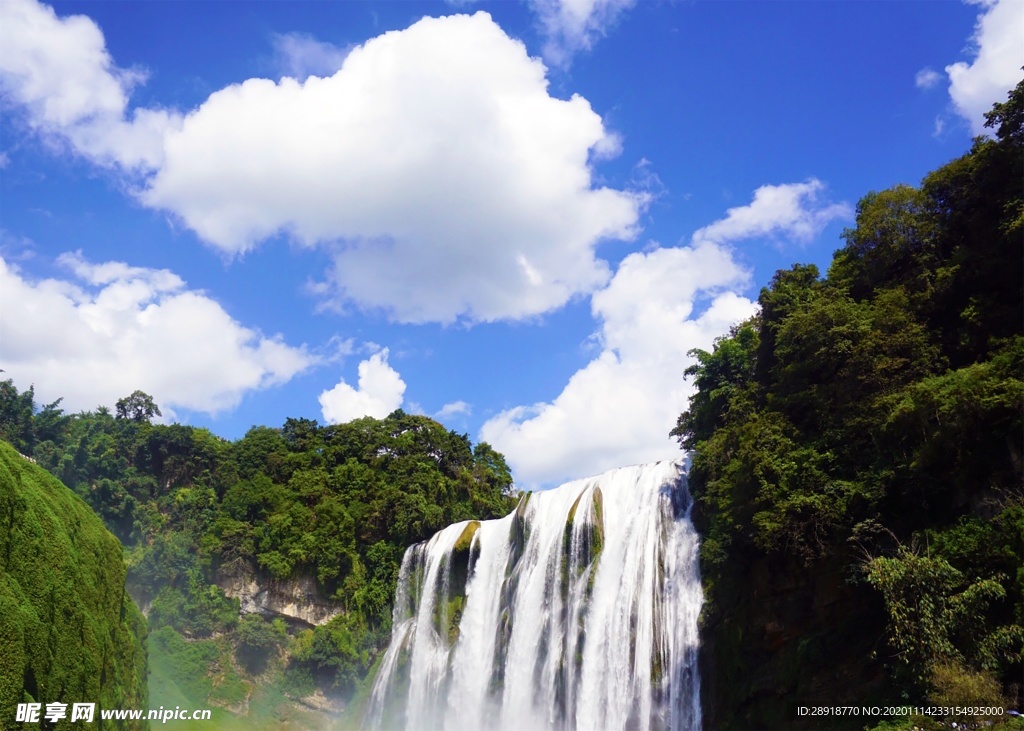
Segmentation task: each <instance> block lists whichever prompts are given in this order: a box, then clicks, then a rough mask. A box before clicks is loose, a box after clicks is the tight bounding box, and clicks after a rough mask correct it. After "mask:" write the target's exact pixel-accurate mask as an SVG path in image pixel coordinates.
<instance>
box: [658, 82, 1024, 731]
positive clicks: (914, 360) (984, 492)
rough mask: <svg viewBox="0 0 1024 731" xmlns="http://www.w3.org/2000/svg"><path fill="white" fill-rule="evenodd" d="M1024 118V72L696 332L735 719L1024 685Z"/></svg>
mask: <svg viewBox="0 0 1024 731" xmlns="http://www.w3.org/2000/svg"><path fill="white" fill-rule="evenodd" d="M1022 123H1024V82H1022V84H1021V85H1019V86H1018V87H1017V88H1016V90H1015V91H1013V92H1012V93H1011V95H1010V98H1009V100H1008V101H1007V102H1006V103H1004V104H1000V105H997V106H996V107H995V109H994V110H993V111H992V112H991V113H990V114H989V115H988V126H989V127H990V128H992V129H993V130H994V131H995V133H996V138H995V139H984V138H978V139H977V140H975V142H974V146H973V148H972V149H971V151H970V152H969V153H968V154H966V155H964V156H963V157H961V158H959V159H957V160H954V161H952V162H950V163H949V164H947V165H945V166H944V167H942V168H940V169H938V170H936V171H935V172H933V173H931V174H930V175H928V176H927V177H926V178H925V179H924V181H923V183H922V184H921V186H920V187H910V186H906V185H899V186H896V187H893V188H890V189H888V190H884V191H881V192H874V193H870V194H868V195H867V196H865V197H864V198H863V199H862V200H861V201H860V204H859V205H858V208H857V220H856V226H855V227H854V228H852V229H849V230H847V231H846V232H845V234H844V239H845V246H844V247H843V248H841V249H840V250H839V251H837V252H836V254H835V257H834V259H833V262H832V265H831V267H830V269H829V271H828V274H827V276H826V277H824V278H822V277H820V276H819V272H818V271H817V269H816V268H815V267H814V266H799V265H798V266H794V267H793V268H792V269H789V270H785V271H780V272H778V273H777V274H776V275H775V277H774V278H773V279H772V281H771V284H770V285H769V286H768V287H766V288H765V289H763V290H762V291H761V294H760V298H759V304H760V312H759V314H758V315H756V316H755V317H754V318H753V319H751V320H749V321H747V322H745V323H743V324H741V325H739V326H737V327H736V328H734V330H733V331H732V333H731V334H730V335H729V336H728V337H726V338H723V339H721V340H719V341H718V342H717V343H716V345H715V348H714V351H713V352H711V353H708V352H701V351H698V352H697V353H696V356H697V364H696V365H695V366H694V367H693V368H691V369H690V370H689V371H688V373H689V374H690V375H693V376H695V380H696V386H697V392H696V394H695V396H694V397H693V399H692V401H691V404H690V407H689V410H688V411H686V412H685V413H684V414H682V415H681V416H680V418H679V422H678V425H677V427H676V429H675V430H674V431H673V434H675V435H676V436H678V437H679V438H680V441H681V443H682V445H683V446H684V447H686V448H688V449H693V450H694V451H695V457H694V460H693V468H692V474H691V489H692V491H693V493H694V495H695V498H696V508H695V519H696V520H697V522H698V528H699V530H700V531H701V533H702V534H703V536H704V543H703V547H702V556H701V558H702V570H703V576H704V578H705V581H706V582H707V584H708V604H707V606H706V610H705V615H704V628H705V634H706V637H707V644H706V652H705V677H704V681H703V682H704V689H705V699H704V700H705V706H706V709H707V719H708V721H709V723H710V724H711V725H712V726H713V727H715V728H750V727H762V728H768V727H797V726H800V725H801V724H810V725H812V726H814V725H817V723H818V721H819V720H820V719H814V718H809V717H805V718H800V717H799V716H798V715H797V712H796V705H797V704H799V705H804V706H813V705H816V704H818V705H830V706H834V705H843V704H850V705H862V704H865V703H879V704H882V703H889V702H896V703H900V702H906V703H911V704H913V705H921V706H924V705H930V704H935V703H938V704H941V705H954V706H955V705H957V703H954V702H953V699H954V698H960V699H961V700H962V698H963V697H964V696H965V693H964V692H962V691H963V690H964V689H965V688H973V689H974V690H973V691H971V692H973V693H975V694H976V695H977V697H976V698H974V702H973V703H972V704H971V705H1003V702H1004V701H1005V702H1008V703H1009V704H1010V705H1011V707H1013V705H1016V707H1017V708H1020V707H1021V703H1022V701H1024V696H1022V693H1024V691H1022V687H1021V678H1022V677H1024V673H1022V667H1021V653H1022V647H1024V629H1022V627H1024V568H1022V563H1024V561H1022V556H1024V493H1022V464H1024V463H1022V454H1024V450H1022V435H1024V420H1022V408H1024V322H1022V318H1024V246H1022V241H1024V190H1022V188H1024V184H1022V181H1024V128H1022ZM982 689H984V692H982ZM978 694H980V695H978ZM966 695H971V693H966ZM982 696H984V697H982ZM960 705H963V703H961V704H960ZM833 720H834V721H836V723H835V724H834V725H842V724H844V723H845V724H846V725H848V726H853V727H858V726H861V727H862V726H863V725H864V723H865V719H863V718H848V719H845V721H844V720H839V719H833ZM946 720H947V721H949V720H952V719H946ZM959 720H967V719H959ZM973 720H978V719H973ZM916 722H917V723H924V722H925V721H923V720H921V719H918V720H917V721H916ZM929 722H930V721H929Z"/></svg>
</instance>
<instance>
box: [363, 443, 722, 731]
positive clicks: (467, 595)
mask: <svg viewBox="0 0 1024 731" xmlns="http://www.w3.org/2000/svg"><path fill="white" fill-rule="evenodd" d="M689 514H690V496H689V493H688V492H687V491H686V480H685V475H684V473H683V468H682V466H681V465H680V464H679V463H677V462H659V463H657V464H650V465H640V466H636V467H627V468H623V469H618V470H612V471H611V472H606V473H605V474H603V475H601V476H599V477H594V478H590V479H586V480H576V481H574V482H569V483H566V484H565V485H562V486H561V487H559V488H556V489H554V490H550V491H546V492H538V493H532V494H530V495H527V496H525V497H524V498H523V500H522V501H520V504H519V506H518V507H517V508H516V510H515V512H513V513H512V514H511V515H508V516H506V517H504V518H502V519H501V520H489V521H480V522H477V521H470V522H465V523H458V524H456V525H451V526H449V527H447V528H445V529H444V530H442V531H441V532H439V533H437V534H436V535H435V536H434V537H433V538H431V539H430V540H429V541H427V542H426V543H421V544H418V545H416V546H413V547H411V548H410V549H409V550H408V551H406V554H405V558H404V560H403V562H402V569H401V573H400V575H399V580H398V589H397V593H396V596H395V610H394V623H393V628H392V637H391V645H390V646H389V647H388V650H387V653H386V654H385V656H384V659H383V660H382V662H381V667H380V670H379V672H378V675H377V679H376V682H375V684H374V688H373V693H372V696H371V699H370V707H369V711H368V714H367V717H366V724H367V726H368V727H370V728H373V729H389V730H390V729H406V730H407V731H442V730H443V731H454V730H456V729H458V730H460V731H461V730H462V729H484V728H486V729H498V730H500V731H521V730H522V729H537V730H538V731H542V730H550V731H575V730H577V729H579V730H580V731H583V730H585V729H586V730H589V729H602V730H605V731H625V729H630V730H631V731H632V730H633V729H636V730H637V731H660V730H662V729H665V730H666V731H669V730H670V731H692V730H694V729H699V728H700V679H699V676H698V672H697V650H698V638H697V616H698V614H699V612H700V607H701V603H702V602H703V594H702V592H701V587H700V576H699V573H698V564H697V547H698V540H697V535H696V533H695V531H694V529H693V525H692V523H691V522H690V517H689Z"/></svg>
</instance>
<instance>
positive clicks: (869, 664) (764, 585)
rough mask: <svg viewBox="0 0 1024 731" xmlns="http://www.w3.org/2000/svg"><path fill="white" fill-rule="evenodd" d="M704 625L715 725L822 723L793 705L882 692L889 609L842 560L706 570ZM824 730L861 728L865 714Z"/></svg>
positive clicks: (704, 696)
mask: <svg viewBox="0 0 1024 731" xmlns="http://www.w3.org/2000/svg"><path fill="white" fill-rule="evenodd" d="M705 578H712V579H713V580H714V581H715V589H714V597H715V600H714V603H713V604H710V605H707V606H706V607H705V611H704V613H703V615H702V618H701V619H702V621H701V657H700V666H701V703H702V706H703V717H704V724H705V726H706V727H707V728H715V729H749V728H792V729H798V728H808V729H812V728H820V727H821V719H820V718H813V717H810V716H803V717H801V716H799V715H798V713H797V707H798V706H816V705H819V706H835V705H856V706H861V705H864V704H865V703H867V702H868V701H869V700H873V701H875V702H881V700H882V699H883V698H885V697H887V691H888V690H889V688H888V683H887V676H886V671H885V667H884V665H883V663H882V659H881V658H882V656H884V654H885V644H884V633H885V614H884V608H883V606H882V604H881V600H880V598H879V597H878V596H877V595H875V594H873V593H871V592H866V591H864V590H863V587H857V586H855V585H854V584H852V583H851V582H850V581H849V580H848V577H846V576H845V575H844V565H843V562H841V561H835V560H828V559H823V560H821V561H819V562H816V563H815V564H813V565H811V566H804V565H803V564H801V563H800V562H799V561H784V560H770V559H768V558H763V559H761V560H755V561H751V562H750V563H748V564H745V565H744V566H743V570H742V571H741V570H738V569H733V570H732V571H725V570H719V571H716V572H713V573H711V576H710V577H705ZM829 727H834V728H851V729H856V728H863V727H864V719H863V718H855V717H850V718H832V719H830V720H829Z"/></svg>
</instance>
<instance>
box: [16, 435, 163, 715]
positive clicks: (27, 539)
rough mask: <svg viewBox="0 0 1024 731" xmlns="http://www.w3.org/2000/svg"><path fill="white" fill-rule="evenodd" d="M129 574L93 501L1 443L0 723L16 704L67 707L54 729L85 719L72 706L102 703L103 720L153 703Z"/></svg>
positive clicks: (99, 706) (139, 616) (143, 627)
mask: <svg viewBox="0 0 1024 731" xmlns="http://www.w3.org/2000/svg"><path fill="white" fill-rule="evenodd" d="M125 580H126V574H125V564H124V559H123V557H122V554H121V546H120V545H119V544H118V542H117V539H115V538H114V536H112V535H111V534H110V533H109V532H108V531H107V530H106V529H105V528H104V527H103V524H102V522H100V520H99V519H98V518H97V517H96V516H95V515H94V514H93V512H92V511H91V510H90V509H89V507H88V506H87V505H86V504H85V503H84V502H82V500H81V499H79V498H78V497H76V496H75V495H73V494H72V493H71V492H70V491H69V490H68V489H67V488H66V487H64V486H63V485H61V484H60V483H59V482H58V481H57V480H55V479H54V478H53V477H52V476H51V475H48V474H47V473H46V472H45V471H43V470H42V469H40V468H39V467H37V466H36V465H33V464H32V463H31V462H29V461H28V460H27V459H25V457H23V456H21V455H19V454H18V453H17V452H16V451H15V450H14V449H12V448H11V446H10V445H8V444H4V443H0V648H2V650H0V726H2V727H3V728H14V725H13V724H14V723H15V718H16V713H15V710H16V706H17V704H19V703H41V704H42V706H43V709H44V710H45V708H46V704H48V703H65V704H67V708H68V713H67V717H66V718H65V719H63V720H61V721H58V722H57V723H56V724H47V725H46V727H47V728H57V729H67V728H78V727H80V726H81V725H82V724H81V723H80V722H76V723H75V724H72V723H71V721H70V715H71V714H70V709H71V707H72V704H73V703H96V704H97V709H96V711H95V722H96V723H98V722H99V712H100V709H119V708H145V707H146V648H145V638H146V623H145V620H144V619H143V618H142V614H141V613H140V612H139V610H138V608H137V607H136V606H135V603H134V602H133V601H132V600H131V598H130V597H129V596H128V593H127V592H126V591H125ZM42 715H43V714H42V713H41V714H40V717H42ZM139 725H140V726H141V725H144V724H139ZM26 727H28V725H26ZM125 727H128V726H127V725H126V726H125Z"/></svg>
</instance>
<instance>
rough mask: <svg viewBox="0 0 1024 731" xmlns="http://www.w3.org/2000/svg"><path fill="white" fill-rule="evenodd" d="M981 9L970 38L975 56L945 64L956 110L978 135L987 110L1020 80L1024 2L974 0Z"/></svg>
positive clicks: (1023, 59) (981, 130) (981, 129)
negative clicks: (968, 60)
mask: <svg viewBox="0 0 1024 731" xmlns="http://www.w3.org/2000/svg"><path fill="white" fill-rule="evenodd" d="M971 1H972V4H976V5H980V6H981V7H982V12H981V14H980V15H979V16H978V20H977V23H976V24H975V26H974V35H973V36H972V37H971V41H972V43H973V45H974V48H973V55H974V59H973V60H972V61H971V62H970V63H969V64H968V63H966V62H964V61H959V62H957V63H954V64H951V65H949V66H947V67H946V73H947V74H948V75H949V96H950V98H951V99H952V100H953V105H954V106H955V107H956V110H957V112H958V113H959V114H960V116H961V117H963V118H964V119H965V120H967V122H968V123H969V124H970V126H971V132H972V133H973V134H975V135H980V134H986V132H987V130H986V129H985V117H984V115H985V112H988V111H989V110H991V108H992V105H993V104H995V103H996V102H1004V101H1006V94H1007V92H1009V91H1010V90H1011V89H1012V88H1013V87H1014V86H1016V85H1017V82H1019V81H1020V79H1021V67H1022V66H1024V42H1022V38H1024V2H1021V0H971Z"/></svg>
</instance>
